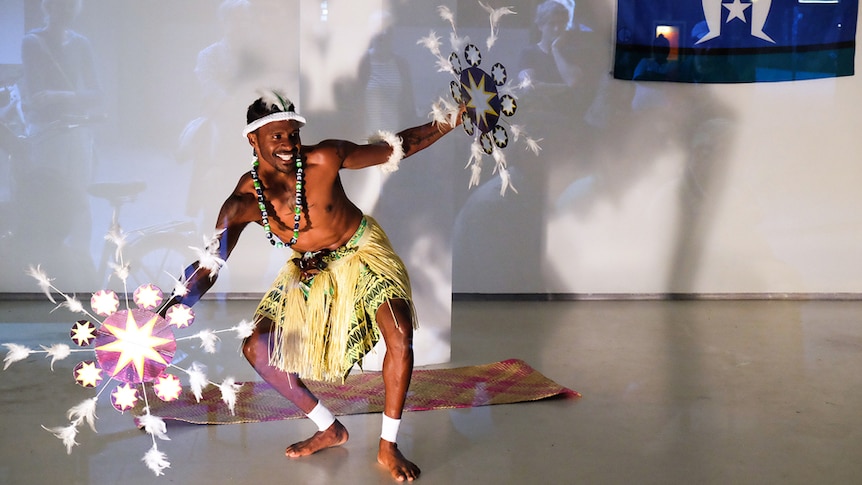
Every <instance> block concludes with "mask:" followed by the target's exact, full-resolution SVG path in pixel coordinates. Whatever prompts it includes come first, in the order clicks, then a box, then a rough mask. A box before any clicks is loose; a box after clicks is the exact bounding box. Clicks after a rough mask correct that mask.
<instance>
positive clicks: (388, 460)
mask: <svg viewBox="0 0 862 485" xmlns="http://www.w3.org/2000/svg"><path fill="white" fill-rule="evenodd" d="M377 461H378V462H379V463H380V464H381V465H383V466H385V467H386V468H388V469H389V473H391V474H392V478H394V479H396V480H398V481H399V482H403V481H408V482H412V481H413V480H415V479H417V478H419V473H421V472H420V471H419V467H418V466H416V465H415V464H413V462H411V461H409V460H408V459H407V458H404V455H402V454H401V452H400V451H399V450H398V445H397V444H395V443H392V442H390V441H386V440H384V439H382V438H381V439H380V451H378V452H377Z"/></svg>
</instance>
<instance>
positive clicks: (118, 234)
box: [105, 213, 128, 261]
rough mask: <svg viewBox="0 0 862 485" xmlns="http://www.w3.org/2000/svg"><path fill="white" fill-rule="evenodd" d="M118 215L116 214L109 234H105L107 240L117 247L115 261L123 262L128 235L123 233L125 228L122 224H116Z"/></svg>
mask: <svg viewBox="0 0 862 485" xmlns="http://www.w3.org/2000/svg"><path fill="white" fill-rule="evenodd" d="M116 218H117V215H116V213H115V214H114V222H113V223H112V224H111V228H110V229H109V230H108V233H107V234H105V240H106V241H108V242H110V243H113V244H114V245H115V246H117V249H116V251H115V252H114V261H122V259H123V258H122V257H123V248H125V247H126V243H127V242H128V241H127V240H126V233H124V232H123V228H122V227H120V224H118V223H117V222H116Z"/></svg>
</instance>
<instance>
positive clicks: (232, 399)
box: [218, 377, 241, 416]
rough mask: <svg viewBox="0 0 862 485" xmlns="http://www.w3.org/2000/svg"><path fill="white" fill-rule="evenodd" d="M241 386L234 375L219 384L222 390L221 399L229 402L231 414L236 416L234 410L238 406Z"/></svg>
mask: <svg viewBox="0 0 862 485" xmlns="http://www.w3.org/2000/svg"><path fill="white" fill-rule="evenodd" d="M240 387H241V386H240V385H239V384H237V383H236V381H235V380H234V378H233V377H227V378H225V380H224V382H222V383H221V384H219V386H218V388H219V390H220V391H221V400H222V401H224V403H225V404H227V407H228V409H230V414H231V415H234V416H235V415H236V413H235V412H234V408H236V393H237V392H239V389H240Z"/></svg>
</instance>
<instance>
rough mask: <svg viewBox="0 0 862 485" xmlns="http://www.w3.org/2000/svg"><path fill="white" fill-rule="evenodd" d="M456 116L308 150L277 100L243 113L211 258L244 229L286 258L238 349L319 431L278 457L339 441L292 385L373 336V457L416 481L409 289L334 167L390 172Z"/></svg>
mask: <svg viewBox="0 0 862 485" xmlns="http://www.w3.org/2000/svg"><path fill="white" fill-rule="evenodd" d="M462 110H463V107H462ZM460 115H461V113H457V116H453V117H452V119H453V120H454V121H451V122H449V123H436V122H432V123H427V124H425V125H422V126H417V127H414V128H409V129H406V130H404V131H401V132H400V133H398V134H397V135H396V134H392V133H379V134H378V135H377V136H375V137H374V138H373V139H372V140H371V141H370V142H369V143H368V144H365V145H359V144H355V143H352V142H349V141H344V140H325V141H322V142H320V143H318V144H316V145H311V146H306V145H303V144H302V142H301V141H300V136H299V129H300V128H301V127H302V126H303V125H304V124H305V118H303V117H302V116H300V115H299V114H298V113H297V112H296V111H295V109H294V106H293V104H292V103H291V102H290V101H289V100H288V99H287V98H285V97H284V96H283V95H282V94H281V93H278V92H269V93H266V94H265V95H264V96H262V97H261V98H260V99H258V100H256V101H255V102H254V103H252V104H251V105H250V106H249V108H248V112H247V115H246V118H247V123H248V126H247V127H246V129H245V131H244V134H245V135H246V136H247V138H248V142H249V144H251V146H252V147H253V148H254V153H255V156H256V158H255V161H254V165H253V168H252V170H251V171H249V172H248V173H245V174H243V175H242V176H241V177H240V179H239V182H238V184H237V186H236V188H235V189H234V191H233V193H232V194H230V195H229V196H228V198H227V200H225V202H224V204H223V205H222V207H221V211H220V213H219V218H218V222H217V224H216V229H217V230H219V231H220V236H219V248H218V254H219V257H220V258H222V259H227V257H228V255H230V253H231V251H232V250H233V249H234V247H235V246H236V243H237V241H238V240H239V236H240V234H241V233H242V231H243V229H245V227H246V226H247V225H248V224H249V223H250V222H254V223H257V224H260V225H261V226H263V228H264V234H265V236H266V237H267V238H268V239H269V241H270V242H271V243H272V245H273V246H274V247H276V248H277V249H281V250H284V251H286V258H287V262H286V263H285V265H284V267H283V268H282V270H281V272H280V273H279V275H278V277H277V278H276V281H275V282H274V283H273V286H272V288H271V289H270V290H269V291H268V292H267V293H266V295H265V296H264V298H263V300H262V301H261V302H260V305H259V306H258V309H257V311H256V312H255V321H256V324H257V325H256V329H255V331H254V333H253V334H252V335H251V336H250V337H248V339H246V341H245V342H244V344H243V353H244V355H245V357H246V359H248V361H249V362H250V363H251V365H252V366H253V367H254V369H255V370H256V371H257V372H258V373H259V374H260V376H261V377H262V378H263V380H265V381H266V382H268V383H269V384H270V385H272V386H273V388H275V389H276V390H277V391H278V392H279V393H281V394H282V395H283V396H284V397H286V398H287V399H289V400H290V401H291V402H293V403H294V404H295V405H296V406H297V407H298V408H299V409H300V410H302V411H303V412H304V413H305V414H306V415H307V416H308V417H309V418H310V419H311V420H312V421H313V422H314V423H315V424H316V425H317V427H318V431H317V432H316V433H315V434H314V435H313V436H311V437H310V438H308V439H307V440H304V441H300V442H299V443H294V444H292V445H290V446H289V447H287V450H286V451H285V454H286V455H287V456H288V457H292V458H293V457H301V456H306V455H310V454H312V453H315V452H317V451H320V450H322V449H325V448H329V447H333V446H339V445H341V444H343V443H345V442H346V441H347V439H348V433H347V429H346V428H345V427H344V426H343V425H342V424H341V423H340V422H339V421H338V420H337V419H335V417H334V416H333V415H332V413H330V411H329V410H327V409H326V408H325V407H324V406H323V404H321V403H320V402H319V401H318V399H317V398H316V397H315V396H314V395H313V394H312V393H311V392H310V391H309V389H308V388H307V387H306V386H305V385H304V384H303V382H302V378H307V379H314V380H328V381H334V380H340V379H343V378H344V377H345V376H346V375H347V374H348V373H349V372H350V369H351V368H352V367H353V365H354V364H355V363H356V362H357V361H359V359H361V358H362V357H363V356H364V355H365V354H366V353H367V352H369V351H370V350H371V349H372V348H373V346H374V344H375V343H376V342H377V341H378V340H379V338H380V337H381V336H382V337H383V340H384V342H385V343H386V355H385V356H384V360H383V382H384V388H385V406H384V413H383V424H382V432H381V437H380V443H379V450H378V454H377V460H378V461H379V462H380V463H381V464H382V465H384V466H386V467H387V468H388V469H389V471H390V473H391V474H392V476H393V478H395V479H396V480H398V481H404V480H414V479H415V478H417V477H418V476H419V473H420V471H419V468H418V467H417V466H416V465H415V464H413V463H412V462H410V461H409V460H407V459H406V458H405V457H404V456H403V455H402V454H401V452H400V451H399V450H398V446H397V444H396V436H397V433H398V428H399V425H400V422H401V412H402V410H403V407H404V400H405V398H406V395H407V388H408V386H409V385H410V378H411V374H412V370H413V330H414V325H415V321H416V320H415V310H414V308H413V303H412V301H411V293H410V282H409V279H408V276H407V272H406V270H405V268H404V264H403V263H402V261H401V260H400V259H399V258H398V256H397V255H396V254H395V252H394V251H393V249H392V247H391V245H390V243H389V240H388V238H387V237H386V235H385V233H384V232H383V230H382V229H381V228H380V226H379V225H378V224H377V223H376V222H375V221H374V219H373V218H371V217H370V216H367V215H363V213H362V211H361V210H360V209H359V208H358V207H356V205H354V204H353V202H351V201H350V200H349V199H348V198H347V195H346V194H345V192H344V188H343V187H342V184H341V179H340V177H339V171H340V170H341V169H360V168H366V167H372V166H375V165H384V164H385V165H388V166H390V167H392V166H396V165H397V163H398V161H399V160H400V159H401V158H403V157H409V156H410V155H413V154H414V153H416V152H418V151H420V150H422V149H424V148H426V147H428V146H429V145H431V144H432V143H434V142H435V141H437V140H438V139H440V138H441V137H442V136H443V135H444V134H446V133H448V132H449V131H451V130H452V129H453V128H454V127H455V126H457V125H458V124H460ZM216 275H217V272H216V271H211V270H209V269H207V268H205V267H203V266H202V265H201V264H200V262H196V263H195V264H193V265H191V266H190V267H189V268H187V269H186V272H185V277H186V286H187V288H188V293H187V294H186V295H183V296H180V295H176V296H174V297H173V298H174V299H175V300H176V301H177V302H182V303H185V304H186V305H192V304H194V303H195V302H197V301H198V300H199V299H200V297H201V296H202V295H203V294H204V293H205V292H206V291H207V290H209V289H210V288H211V287H212V285H213V284H214V282H215V276H216Z"/></svg>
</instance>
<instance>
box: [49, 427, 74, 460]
mask: <svg viewBox="0 0 862 485" xmlns="http://www.w3.org/2000/svg"><path fill="white" fill-rule="evenodd" d="M42 429H44V430H45V431H47V432H49V433H51V434H53V435H54V436H56V437H57V438H60V439H61V440H62V441H63V444H64V445H66V453H67V454H69V455H71V454H72V447H73V446H76V445H77V444H78V442H77V441H75V437H77V436H78V428H77V427H76V426H75V425H74V424H70V425H69V426H58V427H56V428H46V427H45V426H42Z"/></svg>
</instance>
